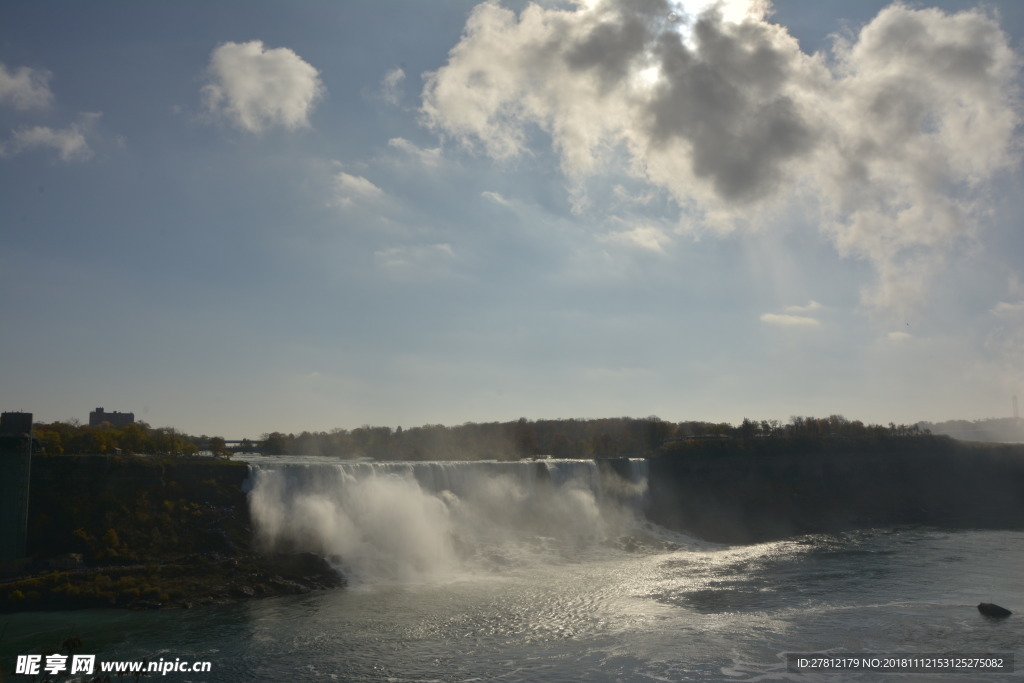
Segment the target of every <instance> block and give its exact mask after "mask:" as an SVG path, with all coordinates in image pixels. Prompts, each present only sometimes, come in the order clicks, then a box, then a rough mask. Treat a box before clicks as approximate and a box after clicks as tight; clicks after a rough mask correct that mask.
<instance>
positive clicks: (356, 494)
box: [248, 457, 647, 583]
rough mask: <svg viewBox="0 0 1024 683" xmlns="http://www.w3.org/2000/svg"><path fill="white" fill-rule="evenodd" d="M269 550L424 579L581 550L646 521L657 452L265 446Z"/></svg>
mask: <svg viewBox="0 0 1024 683" xmlns="http://www.w3.org/2000/svg"><path fill="white" fill-rule="evenodd" d="M249 468H250V477H249V484H248V486H249V489H250V490H249V505H250V511H251V514H252V519H253V524H254V527H255V532H256V539H257V543H258V544H259V545H260V547H262V548H263V549H265V550H268V551H287V552H298V551H306V552H315V553H318V554H321V555H323V556H324V557H326V558H327V559H328V560H329V561H330V562H331V563H332V564H334V565H335V566H336V567H337V568H338V569H339V570H340V571H342V572H343V573H344V574H345V575H346V576H347V577H348V578H349V580H350V581H352V582H355V583H363V582H379V581H403V582H409V581H423V580H437V579H443V578H447V577H456V576H460V575H465V574H468V573H477V572H481V571H488V572H493V571H504V570H508V569H514V568H517V567H522V566H528V565H529V564H530V563H531V562H538V561H541V562H553V561H572V560H573V558H574V557H579V556H580V554H581V553H587V552H592V551H594V550H595V549H601V548H608V547H611V546H614V544H615V543H617V542H620V540H621V539H623V538H626V537H628V536H629V535H630V534H631V533H633V531H634V530H635V529H636V528H637V527H638V526H639V524H640V521H641V518H642V514H641V513H642V508H643V505H644V503H645V500H646V490H647V461H646V460H643V459H639V458H635V459H620V460H617V461H615V462H614V463H613V464H611V465H609V466H601V467H599V466H598V464H597V463H596V462H594V461H592V460H551V459H548V460H535V461H518V462H498V461H468V462H461V461H460V462H354V461H340V460H335V459H327V458H312V457H300V458H270V457H255V458H252V459H250V462H249Z"/></svg>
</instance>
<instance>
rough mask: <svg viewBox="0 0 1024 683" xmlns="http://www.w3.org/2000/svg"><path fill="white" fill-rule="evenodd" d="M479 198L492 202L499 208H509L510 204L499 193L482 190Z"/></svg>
mask: <svg viewBox="0 0 1024 683" xmlns="http://www.w3.org/2000/svg"><path fill="white" fill-rule="evenodd" d="M480 196H481V197H483V198H484V199H486V200H487V201H489V202H494V203H495V204H498V205H500V206H511V205H512V203H511V202H510V201H509V200H508V199H506V198H505V197H504V195H502V194H501V193H500V192H493V191H491V190H484V191H483V192H481V193H480Z"/></svg>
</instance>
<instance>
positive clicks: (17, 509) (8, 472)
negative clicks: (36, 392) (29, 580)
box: [0, 413, 32, 567]
mask: <svg viewBox="0 0 1024 683" xmlns="http://www.w3.org/2000/svg"><path fill="white" fill-rule="evenodd" d="M31 471H32V413H2V414H0V567H3V566H5V565H10V564H15V563H17V562H19V561H20V560H22V559H23V558H24V557H25V553H26V550H25V543H26V539H27V532H28V491H29V476H30V474H31Z"/></svg>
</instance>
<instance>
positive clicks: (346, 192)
mask: <svg viewBox="0 0 1024 683" xmlns="http://www.w3.org/2000/svg"><path fill="white" fill-rule="evenodd" d="M386 196H387V195H386V194H385V192H384V190H382V189H380V188H379V187H377V186H376V185H374V184H373V183H372V182H370V181H369V180H367V179H366V178H364V177H362V176H358V175H352V174H350V173H345V172H344V171H341V172H339V173H338V174H337V175H335V176H334V194H333V200H332V204H333V205H335V206H340V207H346V208H347V207H350V206H352V205H354V204H356V203H358V202H367V201H369V202H376V201H380V200H382V199H384V198H385V197H386Z"/></svg>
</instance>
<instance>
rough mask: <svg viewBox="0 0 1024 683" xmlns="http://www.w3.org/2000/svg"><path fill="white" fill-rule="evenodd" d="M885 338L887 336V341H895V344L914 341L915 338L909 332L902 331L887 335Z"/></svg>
mask: <svg viewBox="0 0 1024 683" xmlns="http://www.w3.org/2000/svg"><path fill="white" fill-rule="evenodd" d="M885 336H886V338H887V339H889V340H890V341H894V342H903V341H906V340H908V339H913V338H914V335H912V334H910V333H909V332H901V331H896V332H890V333H889V334H887V335H885Z"/></svg>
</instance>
